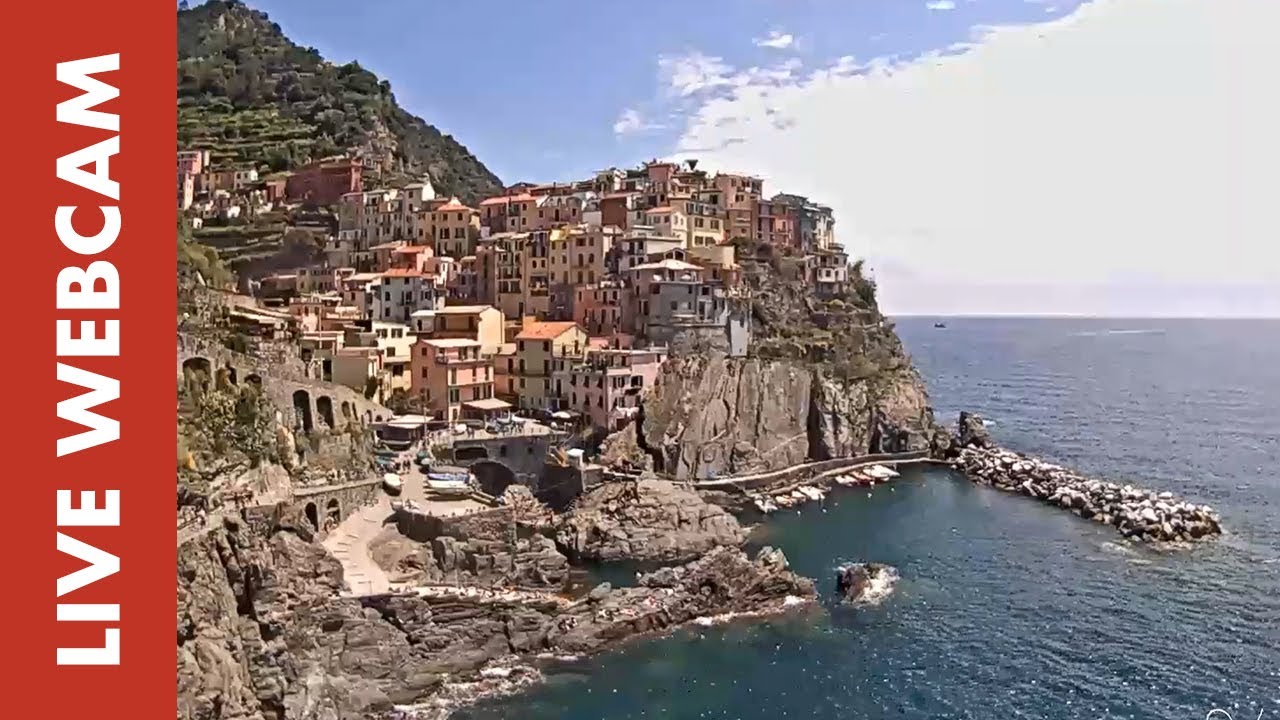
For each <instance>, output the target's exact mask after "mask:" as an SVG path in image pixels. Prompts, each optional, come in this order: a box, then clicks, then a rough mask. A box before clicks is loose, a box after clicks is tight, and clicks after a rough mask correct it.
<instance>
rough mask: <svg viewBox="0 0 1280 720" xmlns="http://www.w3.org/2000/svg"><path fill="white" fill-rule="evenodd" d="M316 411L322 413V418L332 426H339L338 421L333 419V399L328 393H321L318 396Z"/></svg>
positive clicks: (326, 423)
mask: <svg viewBox="0 0 1280 720" xmlns="http://www.w3.org/2000/svg"><path fill="white" fill-rule="evenodd" d="M316 412H317V413H318V414H319V415H320V419H321V420H322V421H323V422H324V424H325V425H328V426H329V427H330V428H335V427H337V426H338V425H337V423H335V422H334V421H333V399H332V398H330V397H329V396H328V395H321V396H319V397H317V398H316Z"/></svg>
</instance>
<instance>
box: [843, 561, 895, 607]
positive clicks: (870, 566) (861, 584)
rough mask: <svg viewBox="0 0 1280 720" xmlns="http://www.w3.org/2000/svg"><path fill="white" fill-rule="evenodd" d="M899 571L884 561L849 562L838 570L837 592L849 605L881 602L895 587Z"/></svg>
mask: <svg viewBox="0 0 1280 720" xmlns="http://www.w3.org/2000/svg"><path fill="white" fill-rule="evenodd" d="M897 577H898V574H897V571H896V570H894V569H893V567H892V566H890V565H885V564H883V563H849V564H847V565H843V566H841V567H840V569H839V570H837V571H836V593H838V594H839V595H840V601H841V602H843V603H846V604H849V605H865V604H868V603H874V602H879V601H880V600H882V599H883V598H884V597H886V596H887V595H888V594H889V592H891V591H892V589H893V583H894V582H895V581H896V580H897Z"/></svg>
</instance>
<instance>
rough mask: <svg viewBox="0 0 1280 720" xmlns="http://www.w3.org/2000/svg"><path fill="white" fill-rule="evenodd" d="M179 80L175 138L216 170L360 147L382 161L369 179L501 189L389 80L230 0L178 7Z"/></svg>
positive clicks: (461, 191) (449, 189)
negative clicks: (334, 59) (330, 55)
mask: <svg viewBox="0 0 1280 720" xmlns="http://www.w3.org/2000/svg"><path fill="white" fill-rule="evenodd" d="M177 77H178V143H179V145H180V146H181V147H200V148H208V149H210V150H211V151H212V152H213V163H214V166H215V167H228V166H252V167H257V168H258V169H259V170H260V171H271V170H284V169H288V168H292V167H296V166H297V165H300V164H303V163H306V162H309V161H311V160H316V159H319V158H322V157H326V156H328V155H333V154H337V153H340V152H345V151H346V150H348V149H351V148H360V149H361V150H363V151H365V152H367V153H369V154H370V155H372V156H374V157H379V158H388V159H389V160H390V162H389V163H388V167H389V168H390V169H389V171H388V174H387V175H385V176H383V177H381V178H379V177H371V178H369V181H368V182H370V183H375V184H393V183H397V182H401V181H405V180H408V179H411V178H412V179H416V178H419V177H421V176H422V175H423V174H424V173H426V174H428V175H429V176H430V178H431V181H432V183H433V184H434V185H435V186H436V189H437V190H438V191H439V192H441V193H443V194H449V195H457V196H459V197H461V198H462V199H463V200H465V201H467V202H473V201H475V200H476V199H477V198H480V197H483V196H486V195H490V194H494V193H496V192H498V191H499V190H500V189H501V183H500V182H499V180H498V178H497V177H496V176H494V174H493V173H492V172H490V171H489V170H488V168H486V167H485V166H484V165H483V164H482V163H481V162H480V161H479V160H477V159H476V158H475V157H474V156H472V155H471V153H470V152H468V151H467V149H466V148H465V147H463V146H462V145H461V144H459V143H458V142H457V141H456V140H454V139H453V138H452V137H451V136H449V135H445V134H442V133H441V132H440V131H439V130H437V129H436V128H434V127H432V126H430V125H428V124H427V123H425V122H423V121H422V119H421V118H418V117H416V116H414V115H412V114H410V113H408V112H406V111H405V110H404V109H403V108H401V107H400V106H399V105H398V104H397V103H396V100H395V96H394V95H393V94H392V92H391V86H390V84H389V83H387V82H386V81H384V80H379V79H378V77H377V76H376V75H374V74H373V73H371V72H369V71H368V70H365V69H364V68H362V67H360V65H359V64H357V63H348V64H346V65H334V64H333V63H330V62H328V61H326V60H325V59H324V58H322V57H321V56H320V54H319V53H317V52H316V51H315V49H313V48H304V47H299V46H298V45H295V44H294V43H293V42H292V41H290V40H289V38H287V37H285V36H284V34H283V33H282V32H281V30H280V26H279V25H277V24H275V23H274V22H271V21H270V19H268V17H267V16H266V14H265V13H262V12H259V11H257V10H253V9H251V8H249V7H246V6H245V5H244V4H243V3H241V2H238V1H237V0H211V1H210V2H207V3H204V4H203V5H198V6H196V7H193V8H190V9H181V10H179V11H178V76H177Z"/></svg>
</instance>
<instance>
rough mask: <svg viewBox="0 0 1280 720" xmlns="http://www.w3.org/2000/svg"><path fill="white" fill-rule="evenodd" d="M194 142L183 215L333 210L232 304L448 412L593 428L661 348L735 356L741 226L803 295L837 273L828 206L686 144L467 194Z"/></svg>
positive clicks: (617, 410) (652, 366) (315, 357)
mask: <svg viewBox="0 0 1280 720" xmlns="http://www.w3.org/2000/svg"><path fill="white" fill-rule="evenodd" d="M208 160H209V158H208V154H207V153H206V152H202V151H198V150H196V151H185V152H180V153H179V154H178V168H179V173H178V196H179V197H178V199H179V206H180V207H181V209H182V210H183V211H184V212H185V214H186V215H187V216H188V217H191V218H193V219H194V220H195V221H196V222H199V221H200V219H201V218H209V217H217V216H221V217H223V218H225V217H226V216H227V215H226V213H227V212H229V209H232V208H238V209H236V210H235V213H237V214H238V213H240V212H255V211H260V210H261V209H262V208H264V207H265V208H268V209H270V208H273V207H274V208H277V209H278V208H282V207H288V206H290V205H299V204H305V205H306V206H307V207H311V208H315V207H328V208H331V209H332V211H333V215H334V216H336V230H334V231H333V232H332V233H330V234H328V235H327V239H326V241H325V248H324V261H323V262H321V263H319V264H313V265H311V266H307V267H297V268H293V269H290V270H287V271H283V272H275V273H273V274H269V275H265V276H263V277H260V278H258V279H256V280H254V281H253V282H252V284H251V285H250V286H249V287H246V288H242V290H243V292H244V294H245V295H248V296H249V297H244V296H243V295H242V296H240V298H239V300H238V301H237V302H236V303H234V304H235V305H236V306H237V307H238V308H239V311H238V312H239V314H240V317H241V318H242V319H245V320H246V321H247V322H248V323H249V324H251V325H253V326H254V327H255V330H254V332H260V333H274V334H277V335H279V336H289V337H293V338H295V339H297V340H298V341H299V343H300V345H301V348H302V350H301V352H302V353H303V357H304V359H306V360H309V361H311V362H313V363H315V364H316V365H317V366H318V367H319V375H321V376H322V379H324V380H328V381H331V382H335V383H339V384H342V385H345V386H348V387H351V388H354V389H357V390H360V391H362V392H364V393H365V394H366V395H367V396H368V397H370V398H371V399H375V400H377V401H379V402H382V403H385V404H388V405H389V406H391V407H397V406H398V405H399V406H403V407H405V408H406V410H405V411H406V412H412V413H415V414H422V415H425V416H427V417H430V418H434V419H436V420H440V421H446V422H450V423H453V422H461V421H465V420H481V421H483V420H491V419H494V418H495V417H501V416H503V415H507V414H510V413H513V412H514V413H519V414H524V415H528V416H533V417H542V418H544V419H549V418H555V419H557V420H561V421H570V420H571V421H573V422H575V423H578V424H580V425H581V426H583V427H587V426H592V427H595V428H599V429H602V430H607V431H612V430H615V429H617V428H619V427H621V426H623V425H625V424H626V423H627V422H628V421H629V420H630V419H631V418H633V417H634V416H635V415H636V413H637V412H638V408H639V403H640V400H641V398H642V397H643V395H644V393H645V391H646V389H647V388H649V387H651V386H652V385H653V384H654V382H655V379H656V378H657V377H658V374H659V370H660V368H661V366H662V364H663V362H664V361H665V360H666V359H667V358H668V356H669V354H670V353H671V352H673V351H675V352H680V351H681V348H686V347H694V346H696V347H708V346H710V347H714V348H717V349H720V350H723V351H724V352H726V353H728V354H730V355H738V356H741V355H745V354H746V353H747V350H748V347H749V344H750V334H751V331H750V327H751V323H750V318H749V313H748V312H743V311H742V310H740V307H741V304H740V303H738V302H736V300H737V299H740V298H741V296H742V294H743V292H744V283H743V277H742V267H741V266H740V265H739V264H738V262H737V259H736V257H735V250H736V248H737V247H738V240H740V239H749V240H754V241H756V242H757V243H768V244H770V245H772V246H773V247H775V248H786V249H787V252H788V253H789V254H792V255H793V256H799V257H803V258H804V263H803V268H804V277H803V282H804V283H806V285H807V286H808V288H809V289H811V291H812V292H813V293H814V294H815V295H816V296H819V297H821V296H824V295H825V296H831V295H836V294H839V293H842V292H844V290H845V288H846V286H847V284H848V282H849V269H848V257H847V255H846V253H845V252H844V250H843V248H842V247H841V245H840V244H839V243H837V242H836V239H835V234H834V220H833V217H832V212H831V209H830V208H828V207H825V206H823V205H819V204H816V203H813V202H810V201H809V200H808V199H806V198H804V197H800V196H796V195H786V194H777V195H774V196H772V197H771V198H767V199H766V197H765V193H764V187H763V186H764V183H763V181H762V180H761V179H760V178H758V177H753V176H750V175H743V174H731V173H714V174H713V173H709V172H707V171H704V170H699V169H697V163H696V162H695V161H686V162H660V161H652V162H648V163H645V164H643V165H642V166H641V167H639V168H635V169H627V170H622V169H616V168H611V169H608V170H604V171H601V172H598V173H596V174H595V176H594V177H591V178H587V179H585V180H581V181H578V182H573V183H561V184H544V185H534V184H530V183H520V184H517V185H513V186H511V187H508V188H506V189H505V191H504V192H503V194H502V195H499V196H495V197H489V198H485V199H483V200H481V201H480V202H478V203H475V204H474V206H472V205H468V204H466V203H463V202H461V201H460V200H459V199H458V198H455V197H441V196H438V195H437V194H436V192H435V191H434V189H433V187H432V184H431V182H430V180H429V179H426V178H424V179H422V180H421V181H419V182H416V183H412V184H408V185H405V186H403V187H397V188H387V189H378V190H372V191H361V190H359V187H360V186H361V182H362V179H361V174H360V168H361V165H360V163H359V162H358V161H357V160H352V159H345V158H336V159H330V160H325V161H320V162H317V163H313V164H311V165H308V166H305V167H303V168H300V169H298V170H296V171H295V172H293V173H290V174H288V175H287V176H283V177H274V178H271V179H268V180H262V179H259V178H257V177H256V173H254V172H253V171H231V170H226V171H217V172H214V171H211V170H210V169H209V168H208ZM250 298H251V299H250ZM691 343H694V344H691Z"/></svg>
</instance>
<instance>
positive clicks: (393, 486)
mask: <svg viewBox="0 0 1280 720" xmlns="http://www.w3.org/2000/svg"><path fill="white" fill-rule="evenodd" d="M382 487H384V488H386V490H387V492H388V493H390V494H392V495H399V494H400V490H401V489H402V488H404V482H403V481H402V480H400V476H399V475H396V474H395V473H387V474H385V475H383V476H382Z"/></svg>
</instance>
